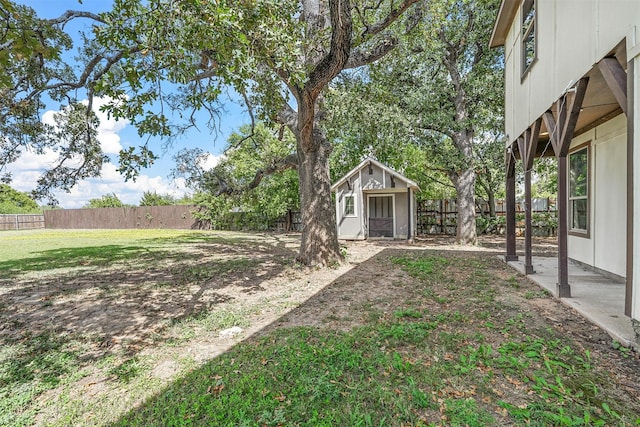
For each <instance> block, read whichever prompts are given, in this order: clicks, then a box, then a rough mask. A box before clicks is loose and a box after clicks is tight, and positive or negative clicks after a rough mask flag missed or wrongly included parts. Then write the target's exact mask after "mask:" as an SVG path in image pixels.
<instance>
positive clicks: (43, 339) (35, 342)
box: [0, 333, 80, 426]
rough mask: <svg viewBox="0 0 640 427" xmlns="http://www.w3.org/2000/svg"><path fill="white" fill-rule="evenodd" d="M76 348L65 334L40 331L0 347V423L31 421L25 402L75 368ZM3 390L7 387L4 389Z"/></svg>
mask: <svg viewBox="0 0 640 427" xmlns="http://www.w3.org/2000/svg"><path fill="white" fill-rule="evenodd" d="M79 356H80V350H79V349H78V348H74V347H73V346H71V345H69V342H68V340H67V339H66V337H59V336H56V335H55V334H53V333H42V334H39V335H36V336H32V337H29V339H25V340H22V341H20V342H4V343H3V346H2V348H1V349H0V396H1V397H2V398H1V399H0V425H6V426H8V425H14V426H21V425H31V418H32V417H33V416H34V411H33V410H28V409H27V410H25V407H26V406H27V405H26V404H27V402H30V401H32V400H33V399H35V398H37V396H38V395H39V394H40V393H42V392H44V391H46V390H49V389H52V388H55V387H57V386H58V385H59V384H60V382H61V378H62V377H64V376H68V375H72V374H73V373H75V372H77V371H78V369H79V368H78V364H77V361H78V358H79ZM6 391H9V392H8V393H7V392H6Z"/></svg>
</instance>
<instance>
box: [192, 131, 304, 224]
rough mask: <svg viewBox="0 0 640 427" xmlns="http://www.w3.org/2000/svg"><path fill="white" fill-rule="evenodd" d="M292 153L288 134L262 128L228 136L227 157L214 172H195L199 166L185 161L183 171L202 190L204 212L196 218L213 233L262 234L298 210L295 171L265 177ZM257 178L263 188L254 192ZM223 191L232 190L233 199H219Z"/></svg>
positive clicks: (199, 199)
mask: <svg viewBox="0 0 640 427" xmlns="http://www.w3.org/2000/svg"><path fill="white" fill-rule="evenodd" d="M294 151H295V140H294V139H293V136H292V135H291V133H290V132H289V131H286V132H284V133H283V134H282V138H281V139H280V138H278V131H276V130H273V129H270V128H268V127H267V126H265V125H264V124H263V123H258V124H257V125H256V126H255V129H251V127H250V126H243V127H241V128H240V131H239V132H238V133H233V134H232V135H231V136H230V137H229V141H228V148H227V150H226V151H225V156H224V158H223V159H222V160H221V161H220V162H219V163H218V164H217V165H216V166H215V167H214V168H213V169H212V170H209V171H202V170H200V171H196V170H193V165H194V164H195V165H197V164H198V161H197V160H195V161H194V160H192V159H193V157H191V159H188V158H183V161H182V163H181V164H182V165H184V168H183V170H188V169H189V168H191V169H190V175H189V176H187V181H188V182H190V183H192V185H194V186H196V187H197V188H198V189H199V190H200V193H199V194H198V195H197V196H196V198H195V202H196V204H197V205H198V206H199V207H200V211H199V212H197V213H196V214H195V215H196V217H197V218H198V219H200V220H205V221H208V222H209V223H211V225H212V226H213V228H230V229H242V228H249V229H264V228H266V227H267V226H269V224H270V223H271V222H273V220H275V219H277V218H280V217H281V216H283V215H284V214H286V213H287V211H290V210H293V211H295V210H298V209H299V206H300V204H299V203H300V202H299V200H300V199H299V194H298V191H299V190H298V174H297V172H296V171H295V170H291V169H286V168H285V169H284V170H280V171H276V172H275V173H271V174H264V176H263V175H262V174H261V171H264V170H266V169H277V168H278V167H277V166H274V165H275V164H277V163H278V162H280V161H281V160H282V159H283V158H285V157H287V156H289V155H291V154H292V153H293V152H294ZM195 154H196V155H197V154H198V152H196V153H195ZM189 165H191V166H189ZM256 176H259V178H260V185H258V186H256V187H255V188H252V183H253V182H254V181H255V180H256ZM221 181H222V182H223V184H221ZM223 186H228V187H231V188H232V189H234V190H232V192H231V193H232V194H221V195H218V194H219V193H220V192H221V190H222V189H223ZM235 189H241V190H238V191H235Z"/></svg>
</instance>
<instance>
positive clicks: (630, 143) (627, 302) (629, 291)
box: [624, 59, 636, 317]
mask: <svg viewBox="0 0 640 427" xmlns="http://www.w3.org/2000/svg"><path fill="white" fill-rule="evenodd" d="M634 66H635V61H634V60H633V59H631V60H630V61H629V62H628V63H627V92H626V95H627V102H628V108H627V271H626V276H627V278H626V282H627V283H626V290H625V296H624V314H626V315H627V316H629V317H631V304H632V298H633V245H634V239H635V237H634V227H633V220H634V215H633V204H634V196H633V192H634V185H633V182H634V179H633V175H634V173H635V172H634V169H635V168H634V161H633V160H634V159H633V156H634V139H635V126H634V119H635V117H634V116H635V114H636V112H635V108H634V102H633V100H634V99H635V94H634V92H635V85H634V81H633V79H634V76H635V70H634Z"/></svg>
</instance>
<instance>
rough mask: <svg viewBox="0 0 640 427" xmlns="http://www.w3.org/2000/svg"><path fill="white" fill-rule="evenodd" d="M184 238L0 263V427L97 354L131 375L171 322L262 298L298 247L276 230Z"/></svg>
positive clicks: (30, 413) (25, 413) (24, 415)
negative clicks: (258, 235)
mask: <svg viewBox="0 0 640 427" xmlns="http://www.w3.org/2000/svg"><path fill="white" fill-rule="evenodd" d="M191 237H192V236H190V235H185V236H182V237H180V238H178V241H177V242H176V240H174V239H173V238H170V239H154V242H153V244H149V245H148V246H147V245H144V246H142V245H105V246H95V247H83V248H65V249H55V250H48V251H42V252H39V253H37V254H36V256H35V257H33V258H28V259H23V260H17V261H16V260H14V261H3V262H0V270H1V271H4V272H5V274H4V277H3V280H0V289H1V290H2V300H1V301H0V401H1V403H0V415H1V417H5V418H6V419H5V418H1V417H0V425H31V424H32V423H33V421H34V418H33V417H34V411H35V410H36V409H34V406H33V404H34V403H35V402H37V401H38V396H40V395H42V393H44V392H46V391H47V390H50V389H52V388H56V387H57V386H58V385H59V384H60V382H61V381H67V382H68V381H72V380H71V379H70V378H71V377H73V376H74V375H75V373H76V372H79V371H81V370H82V368H83V367H85V366H87V365H90V364H92V363H94V362H95V361H96V360H107V359H105V357H109V356H114V357H115V359H114V360H120V361H122V359H124V361H122V363H119V364H118V365H117V366H115V367H114V368H112V369H111V370H108V371H107V375H108V376H114V377H116V378H118V380H121V381H122V380H128V379H130V378H132V377H135V376H136V375H137V370H138V364H137V360H138V359H137V357H138V356H137V355H138V354H139V352H140V351H141V350H142V349H144V348H146V347H148V346H151V345H156V344H157V343H162V342H164V341H171V342H174V341H175V340H176V338H177V339H178V340H179V339H182V337H180V336H178V337H174V336H169V335H168V334H167V331H168V329H169V328H170V327H171V326H173V325H175V324H179V323H180V322H183V321H186V322H188V321H191V320H196V321H197V320H198V319H200V318H202V317H203V316H205V314H207V313H217V311H216V309H217V307H219V306H220V304H223V303H226V302H229V301H232V300H233V299H235V298H237V297H238V296H241V295H253V294H255V295H257V296H258V297H259V294H260V293H261V292H263V291H264V288H263V286H262V284H263V283H264V282H265V281H267V280H269V279H271V278H273V277H275V276H277V275H279V274H280V273H281V272H282V270H283V268H284V267H285V265H286V264H287V263H289V262H291V261H290V260H292V259H293V257H294V256H295V253H296V252H295V250H294V249H293V248H290V247H288V244H290V243H291V241H290V240H289V241H288V242H281V241H279V240H278V239H277V238H276V239H271V240H270V241H268V242H266V243H265V242H263V241H260V240H258V241H252V240H251V238H250V237H249V236H248V237H246V238H244V239H238V240H237V241H236V240H235V239H224V238H223V239H220V238H217V237H214V238H211V239H209V238H207V237H206V236H205V237H204V238H201V237H197V238H193V239H192V238H191ZM176 243H177V244H176ZM285 243H286V244H285ZM58 269H60V270H58ZM63 269H64V270H63ZM34 272H43V273H44V274H42V275H38V276H37V278H20V275H21V274H24V273H34ZM0 277H2V276H0ZM205 317H206V316H205ZM114 363H115V362H114ZM18 418H19V419H20V420H21V421H20V422H18ZM5 421H6V422H5Z"/></svg>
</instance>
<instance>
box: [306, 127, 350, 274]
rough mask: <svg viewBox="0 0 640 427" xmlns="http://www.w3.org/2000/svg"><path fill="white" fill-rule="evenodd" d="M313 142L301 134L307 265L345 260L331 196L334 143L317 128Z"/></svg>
mask: <svg viewBox="0 0 640 427" xmlns="http://www.w3.org/2000/svg"><path fill="white" fill-rule="evenodd" d="M311 138H312V139H313V141H312V142H309V141H302V140H301V137H298V141H297V143H298V156H299V160H300V162H299V166H298V174H299V178H300V211H301V214H302V241H301V243H300V255H299V256H298V261H300V262H301V263H302V264H305V265H323V266H326V265H331V264H334V263H339V262H342V259H343V257H342V255H341V254H340V245H339V243H338V232H337V228H336V210H335V207H334V205H333V201H332V199H331V182H330V178H329V154H331V144H330V143H329V141H327V139H326V137H325V136H324V134H323V133H322V132H321V131H320V130H319V129H317V128H316V129H314V130H313V133H312V135H311Z"/></svg>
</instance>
